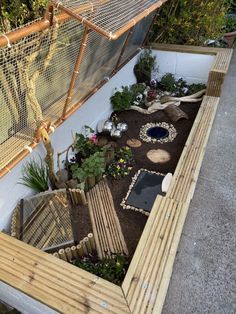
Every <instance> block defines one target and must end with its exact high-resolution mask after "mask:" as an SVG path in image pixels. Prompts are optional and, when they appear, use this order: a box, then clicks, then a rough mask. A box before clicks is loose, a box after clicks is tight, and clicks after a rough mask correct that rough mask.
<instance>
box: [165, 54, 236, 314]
mask: <svg viewBox="0 0 236 314" xmlns="http://www.w3.org/2000/svg"><path fill="white" fill-rule="evenodd" d="M235 163H236V49H235V50H234V54H233V58H232V60H231V65H230V69H229V72H228V74H227V76H226V79H225V82H224V86H223V91H222V96H221V100H220V105H219V107H218V111H217V114H216V118H215V122H214V125H213V128H212V132H211V135H210V139H209V142H208V146H207V150H206V154H205V157H204V160H203V164H202V168H201V172H200V175H199V179H198V183H197V187H196V190H195V194H194V197H193V200H192V203H191V205H190V208H189V212H188V216H187V219H186V222H185V226H184V229H183V233H182V237H181V241H180V245H179V249H178V254H177V256H176V260H175V264H174V270H173V274H172V278H171V282H170V286H169V289H168V293H167V298H166V301H165V305H164V308H163V312H162V313H163V314H190V313H194V314H196V313H214V314H223V313H226V314H233V313H236V249H235V247H236V241H235V240H236V228H235V216H236V215H235V210H236V166H235Z"/></svg>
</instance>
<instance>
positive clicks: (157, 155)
mask: <svg viewBox="0 0 236 314" xmlns="http://www.w3.org/2000/svg"><path fill="white" fill-rule="evenodd" d="M147 158H148V159H149V160H151V161H152V162H154V163H161V164H164V163H165V162H167V161H169V160H170V158H171V156H170V154H169V153H168V152H167V151H166V150H164V149H151V150H149V151H148V152H147Z"/></svg>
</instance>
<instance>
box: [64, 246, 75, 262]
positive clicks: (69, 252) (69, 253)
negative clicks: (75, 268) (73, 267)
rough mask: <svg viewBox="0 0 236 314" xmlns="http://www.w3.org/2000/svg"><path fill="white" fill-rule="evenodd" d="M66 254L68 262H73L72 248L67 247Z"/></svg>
mask: <svg viewBox="0 0 236 314" xmlns="http://www.w3.org/2000/svg"><path fill="white" fill-rule="evenodd" d="M65 254H66V258H67V260H68V262H71V261H72V259H73V254H72V252H71V248H70V247H67V248H66V249H65Z"/></svg>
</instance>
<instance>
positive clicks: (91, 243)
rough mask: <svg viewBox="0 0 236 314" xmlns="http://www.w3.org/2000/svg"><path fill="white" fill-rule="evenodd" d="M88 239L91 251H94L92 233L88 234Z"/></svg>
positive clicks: (94, 245)
mask: <svg viewBox="0 0 236 314" xmlns="http://www.w3.org/2000/svg"><path fill="white" fill-rule="evenodd" d="M88 239H89V243H90V246H91V249H92V251H96V244H95V240H94V236H93V234H92V233H89V234H88Z"/></svg>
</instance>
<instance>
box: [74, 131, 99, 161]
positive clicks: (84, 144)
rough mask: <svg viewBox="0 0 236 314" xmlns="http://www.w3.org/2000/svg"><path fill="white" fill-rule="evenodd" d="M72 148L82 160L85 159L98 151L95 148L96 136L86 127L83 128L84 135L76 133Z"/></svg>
mask: <svg viewBox="0 0 236 314" xmlns="http://www.w3.org/2000/svg"><path fill="white" fill-rule="evenodd" d="M74 148H75V149H76V150H77V152H79V153H80V154H81V156H82V157H83V158H87V157H89V156H90V155H93V154H94V153H96V152H97V151H99V150H100V148H99V147H98V146H97V137H96V134H95V132H94V130H93V129H92V128H90V127H89V126H88V125H85V126H84V133H76V135H75V144H74Z"/></svg>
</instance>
